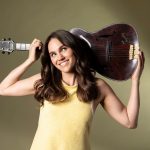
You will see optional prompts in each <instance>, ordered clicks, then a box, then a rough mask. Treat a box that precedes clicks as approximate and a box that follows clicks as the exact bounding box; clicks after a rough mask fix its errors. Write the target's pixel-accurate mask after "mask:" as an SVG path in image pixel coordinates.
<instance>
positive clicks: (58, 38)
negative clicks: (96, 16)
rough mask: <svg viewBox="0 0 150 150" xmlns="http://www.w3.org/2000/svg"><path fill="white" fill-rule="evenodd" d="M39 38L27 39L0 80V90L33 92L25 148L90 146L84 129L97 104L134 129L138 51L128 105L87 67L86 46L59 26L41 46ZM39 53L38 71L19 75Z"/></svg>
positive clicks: (64, 149)
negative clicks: (32, 130) (22, 53)
mask: <svg viewBox="0 0 150 150" xmlns="http://www.w3.org/2000/svg"><path fill="white" fill-rule="evenodd" d="M42 46H43V44H42V43H41V41H40V40H38V39H34V40H33V42H32V43H31V46H30V50H29V56H28V58H27V59H26V61H25V62H23V63H22V64H21V65H20V66H18V67H17V68H15V69H14V70H13V71H11V72H10V73H9V75H8V76H6V78H5V79H4V80H3V81H2V82H1V84H0V95H3V96H23V95H31V94H34V97H35V98H36V100H37V101H38V102H39V103H40V104H41V107H40V116H39V123H38V128H37V131H36V134H35V137H34V140H33V143H32V146H31V149H30V150H43V149H44V150H91V146H90V129H91V124H92V119H93V116H94V112H95V110H96V108H97V106H98V105H99V104H101V106H102V107H103V108H104V110H105V111H106V112H107V113H108V114H109V115H110V116H111V117H112V118H113V119H114V120H116V121H117V122H118V123H120V124H121V125H123V126H124V127H126V128H136V127H137V123H138V114H139V105H140V104H139V103H140V97H139V84H140V82H139V81H140V77H141V74H142V71H143V67H144V55H143V53H142V52H139V54H138V65H137V68H136V70H135V72H134V73H133V75H132V77H131V80H132V84H131V91H130V96H129V102H128V105H127V106H125V105H124V104H123V103H122V101H121V100H120V99H119V98H118V97H117V96H116V94H115V93H114V91H113V90H112V88H111V87H110V86H109V85H108V84H107V83H106V82H105V81H104V80H102V79H101V78H96V76H95V71H94V70H93V69H92V63H91V62H92V61H91V59H92V53H91V50H90V47H89V45H88V44H87V43H86V42H85V41H83V40H82V39H80V38H79V37H76V36H75V35H73V34H72V33H70V32H68V31H65V30H57V31H55V32H53V33H51V34H50V35H49V36H48V38H47V39H46V41H45V44H44V48H43V49H42ZM40 55H41V64H42V68H41V73H38V74H36V75H33V76H31V77H29V78H26V79H23V80H21V79H20V77H21V76H22V75H23V74H24V72H25V71H26V70H27V69H28V68H29V66H31V65H32V64H33V63H34V62H35V61H36V60H37V59H38V58H39V56H40Z"/></svg>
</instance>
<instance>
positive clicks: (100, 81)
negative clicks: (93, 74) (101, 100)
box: [96, 78, 109, 90]
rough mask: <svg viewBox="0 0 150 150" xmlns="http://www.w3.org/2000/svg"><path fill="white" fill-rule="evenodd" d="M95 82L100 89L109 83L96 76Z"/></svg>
mask: <svg viewBox="0 0 150 150" xmlns="http://www.w3.org/2000/svg"><path fill="white" fill-rule="evenodd" d="M96 83H97V86H98V88H99V89H100V90H102V88H104V87H108V86H109V85H108V84H107V82H106V81H104V80H103V79H101V78H97V80H96Z"/></svg>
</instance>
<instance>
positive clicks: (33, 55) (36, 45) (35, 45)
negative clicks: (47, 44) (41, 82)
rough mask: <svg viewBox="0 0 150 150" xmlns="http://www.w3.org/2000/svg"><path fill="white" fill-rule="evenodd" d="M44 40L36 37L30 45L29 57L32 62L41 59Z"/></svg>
mask: <svg viewBox="0 0 150 150" xmlns="http://www.w3.org/2000/svg"><path fill="white" fill-rule="evenodd" d="M42 46H43V44H42V42H41V41H40V40H39V39H34V40H33V41H32V43H31V45H30V49H29V56H28V59H29V60H30V61H31V62H35V61H36V60H38V59H39V57H40V55H41V52H42Z"/></svg>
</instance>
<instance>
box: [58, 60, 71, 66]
mask: <svg viewBox="0 0 150 150" xmlns="http://www.w3.org/2000/svg"><path fill="white" fill-rule="evenodd" d="M68 62H69V60H66V61H63V62H61V63H60V64H59V65H60V66H65V65H66V64H68Z"/></svg>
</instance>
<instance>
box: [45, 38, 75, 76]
mask: <svg viewBox="0 0 150 150" xmlns="http://www.w3.org/2000/svg"><path fill="white" fill-rule="evenodd" d="M48 51H49V54H50V59H51V61H52V63H53V65H54V66H55V67H56V68H57V69H59V70H60V71H61V72H62V73H72V71H73V67H74V65H75V62H76V59H75V56H74V54H73V50H72V49H71V48H70V47H67V46H65V45H64V44H62V43H61V42H60V41H59V40H58V39H57V38H52V39H51V40H50V41H49V43H48Z"/></svg>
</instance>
